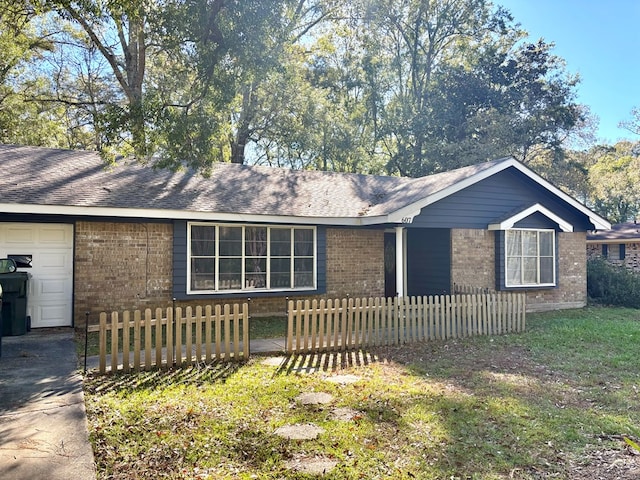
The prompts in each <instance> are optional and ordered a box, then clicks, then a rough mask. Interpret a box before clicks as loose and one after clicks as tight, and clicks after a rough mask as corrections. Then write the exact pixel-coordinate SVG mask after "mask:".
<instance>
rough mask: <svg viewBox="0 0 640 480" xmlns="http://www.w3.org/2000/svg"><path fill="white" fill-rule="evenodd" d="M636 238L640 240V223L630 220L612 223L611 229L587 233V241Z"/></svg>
mask: <svg viewBox="0 0 640 480" xmlns="http://www.w3.org/2000/svg"><path fill="white" fill-rule="evenodd" d="M612 240H621V241H624V240H636V241H640V223H636V222H628V223H618V224H615V225H611V230H598V231H596V232H589V233H588V234H587V241H594V242H598V241H602V242H604V241H612Z"/></svg>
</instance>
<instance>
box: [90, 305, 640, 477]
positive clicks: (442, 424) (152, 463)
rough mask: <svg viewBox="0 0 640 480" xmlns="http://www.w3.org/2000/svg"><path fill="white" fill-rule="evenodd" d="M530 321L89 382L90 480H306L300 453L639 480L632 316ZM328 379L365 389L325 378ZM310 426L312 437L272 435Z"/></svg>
mask: <svg viewBox="0 0 640 480" xmlns="http://www.w3.org/2000/svg"><path fill="white" fill-rule="evenodd" d="M527 320H528V325H527V332H526V333H524V334H519V335H505V336H500V337H490V338H489V337H476V338H471V339H464V340H455V341H447V342H430V343H421V344H414V345H409V346H404V347H398V348H383V349H378V350H370V351H366V352H361V353H346V354H342V355H325V356H317V357H313V356H301V357H292V358H288V359H284V360H283V363H282V364H281V365H279V366H277V365H276V366H272V365H267V364H265V363H264V362H263V360H264V359H263V358H260V357H254V358H252V359H251V360H250V361H249V362H248V363H246V364H219V365H214V366H211V367H201V368H192V369H185V370H181V371H170V372H153V373H141V374H136V375H116V376H111V377H108V376H107V377H92V378H89V379H88V381H87V382H86V392H85V393H86V405H87V412H88V415H89V428H90V434H91V440H92V442H93V445H94V451H95V453H96V461H97V464H98V473H99V478H101V479H107V478H109V479H129V478H149V479H155V478H185V479H186V478H190V479H191V478H193V479H196V478H198V479H200V478H211V479H218V478H229V479H232V478H247V479H249V478H259V479H280V478H301V479H302V478H314V477H311V476H309V475H305V474H303V473H298V472H296V471H295V470H291V469H289V468H288V467H287V463H288V462H290V461H292V460H304V459H310V458H324V459H331V460H335V461H337V466H336V468H335V469H334V470H333V471H331V472H329V473H326V474H325V475H324V477H323V478H332V479H360V478H364V479H373V478H381V479H382V478H385V479H386V478H392V479H412V478H421V479H447V480H449V479H511V478H515V479H542V478H544V479H547V478H549V479H551V478H553V479H557V478H560V479H582V478H585V479H587V478H622V479H626V478H636V477H637V476H638V472H640V461H639V460H638V458H639V457H637V456H634V455H631V449H630V447H628V446H626V444H625V443H624V441H623V438H622V435H628V436H630V437H631V438H632V439H636V440H637V439H638V435H640V397H639V394H638V388H640V368H639V366H640V363H639V361H638V359H639V355H638V353H639V352H640V348H639V341H640V311H639V310H628V309H612V308H611V309H609V308H607V309H605V308H587V309H582V310H573V311H567V312H555V313H548V314H537V315H529V316H528V319H527ZM309 372H312V373H309ZM338 373H339V374H345V373H349V374H353V375H357V376H359V377H361V380H360V381H358V382H356V383H353V384H347V385H337V384H334V383H330V382H328V381H326V378H327V377H329V376H332V375H335V374H338ZM304 392H326V393H329V394H331V395H333V396H334V400H333V402H332V403H330V404H327V405H319V406H318V405H315V406H304V405H301V404H300V403H299V402H297V401H296V397H297V396H298V395H299V394H301V393H304ZM339 407H342V408H349V409H352V411H353V412H354V414H353V415H352V416H351V420H348V421H344V420H339V419H335V418H334V417H333V415H332V413H333V410H334V409H335V408H339ZM309 422H311V423H314V424H315V425H317V426H320V427H322V428H323V429H324V433H322V434H321V435H320V436H319V437H318V438H317V439H316V440H306V441H299V440H286V439H282V438H280V437H277V436H275V435H274V434H273V432H274V431H275V430H276V429H277V428H278V427H281V426H283V425H287V424H294V423H309ZM598 475H600V476H598ZM625 475H628V476H625Z"/></svg>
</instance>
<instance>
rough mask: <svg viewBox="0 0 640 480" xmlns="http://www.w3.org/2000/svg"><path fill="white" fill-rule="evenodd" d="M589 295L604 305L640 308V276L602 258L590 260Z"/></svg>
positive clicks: (588, 264) (588, 274)
mask: <svg viewBox="0 0 640 480" xmlns="http://www.w3.org/2000/svg"><path fill="white" fill-rule="evenodd" d="M587 293H588V295H589V298H591V299H592V300H594V301H596V302H598V303H601V304H603V305H615V306H621V307H631V308H640V275H638V274H637V273H634V272H632V271H631V270H629V269H627V268H626V267H624V266H616V265H612V264H611V263H609V262H608V261H607V260H605V259H604V258H601V257H597V258H593V259H589V260H588V261H587Z"/></svg>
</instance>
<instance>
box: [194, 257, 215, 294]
mask: <svg viewBox="0 0 640 480" xmlns="http://www.w3.org/2000/svg"><path fill="white" fill-rule="evenodd" d="M215 288H216V275H215V260H214V259H213V258H192V259H191V290H214V289H215Z"/></svg>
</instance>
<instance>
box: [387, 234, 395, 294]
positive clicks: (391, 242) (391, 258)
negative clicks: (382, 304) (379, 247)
mask: <svg viewBox="0 0 640 480" xmlns="http://www.w3.org/2000/svg"><path fill="white" fill-rule="evenodd" d="M397 295H398V291H397V289H396V234H395V233H385V234H384V296H385V297H387V298H389V297H395V296H397Z"/></svg>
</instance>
